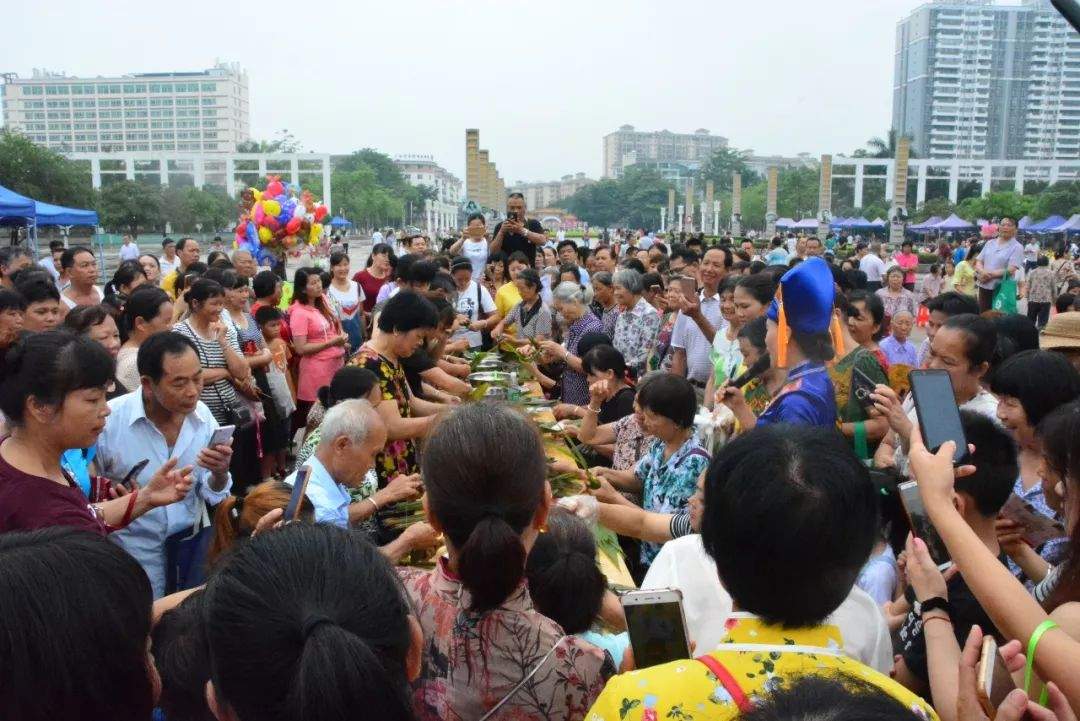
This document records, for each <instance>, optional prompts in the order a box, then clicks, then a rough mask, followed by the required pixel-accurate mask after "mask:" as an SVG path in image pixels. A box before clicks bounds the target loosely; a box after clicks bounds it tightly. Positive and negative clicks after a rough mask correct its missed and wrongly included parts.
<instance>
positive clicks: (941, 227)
mask: <svg viewBox="0 0 1080 721" xmlns="http://www.w3.org/2000/svg"><path fill="white" fill-rule="evenodd" d="M934 230H938V231H942V232H945V233H951V232H953V231H958V230H975V224H974V223H969V222H968V221H966V220H964V219H963V218H961V217H960V216H959V215H957V214H956V213H953V214H952V215H950V216H949V217H948V218H946V219H945V220H943V221H941V222H940V223H938V224H937V225H935V226H934Z"/></svg>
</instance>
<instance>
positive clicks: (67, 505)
mask: <svg viewBox="0 0 1080 721" xmlns="http://www.w3.org/2000/svg"><path fill="white" fill-rule="evenodd" d="M6 440H7V438H6V437H5V438H4V439H3V440H0V448H2V447H3V443H4V441H6ZM64 478H65V479H66V480H67V485H66V486H64V485H61V484H59V483H56V482H55V481H52V480H50V479H48V478H42V477H41V476H31V475H30V474H28V473H23V472H22V471H20V470H19V469H17V468H15V467H14V466H12V465H11V464H10V463H8V462H7V461H6V460H4V457H3V455H2V454H0V533H6V532H7V531H32V530H34V529H38V528H48V527H49V526H73V527H75V528H79V529H81V530H84V531H89V532H91V533H97V534H99V535H102V536H104V535H106V533H107V531H106V529H105V526H103V525H102V524H101V522H100V521H98V519H97V516H96V515H94V512H93V511H92V510H91V509H90V501H89V500H87V498H86V496H85V495H84V494H83V492H82V490H80V489H79V487H78V486H77V485H75V483H74V482H73V481H72V480H71V479H70V478H68V477H67V474H66V473H65V474H64Z"/></svg>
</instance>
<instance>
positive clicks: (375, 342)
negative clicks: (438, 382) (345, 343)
mask: <svg viewBox="0 0 1080 721" xmlns="http://www.w3.org/2000/svg"><path fill="white" fill-rule="evenodd" d="M438 322H439V318H438V314H437V313H436V311H435V306H434V305H432V304H431V301H429V300H427V299H426V298H423V297H421V296H419V295H417V294H416V293H413V292H411V291H402V292H400V293H398V294H397V295H395V296H394V297H393V298H391V299H390V300H388V301H387V302H386V306H385V307H384V308H383V311H382V313H381V314H380V315H379V322H378V324H377V326H376V328H375V330H374V332H373V334H372V337H371V340H369V341H368V342H367V343H365V344H364V345H362V346H360V350H358V351H357V352H356V355H355V356H354V357H353V359H352V360H351V361H350V362H349V363H350V365H355V366H360V367H361V368H367V369H368V370H370V371H371V372H372V373H374V374H375V377H376V378H378V380H379V388H380V389H381V391H382V398H383V400H382V402H381V403H379V405H378V406H377V408H376V410H378V412H379V416H380V417H381V418H382V420H383V422H384V423H385V424H386V446H385V447H384V448H383V450H382V451H381V452H380V453H378V454H376V456H375V474H376V475H377V476H378V478H379V487H380V488H382V487H383V486H385V485H386V484H387V483H388V482H389V481H390V479H391V478H393V477H394V476H398V475H402V474H404V475H409V474H411V473H416V472H417V471H418V470H419V468H420V466H419V460H418V458H417V449H416V440H417V439H418V438H421V437H423V435H424V434H425V433H427V431H428V428H430V427H431V422H432V421H433V420H434V417H435V413H437V412H438V410H439V407H438V406H437V405H435V404H433V403H429V402H428V401H425V400H423V399H421V398H414V397H413V396H412V395H411V394H410V393H409V384H408V383H407V382H406V381H405V371H404V369H403V368H402V367H401V363H400V360H401V359H402V358H408V357H409V356H411V355H412V354H413V353H415V352H416V349H417V348H419V347H420V346H421V344H423V342H424V335H425V334H426V333H427V332H429V331H431V330H433V329H434V328H435V327H436V326H437V325H438Z"/></svg>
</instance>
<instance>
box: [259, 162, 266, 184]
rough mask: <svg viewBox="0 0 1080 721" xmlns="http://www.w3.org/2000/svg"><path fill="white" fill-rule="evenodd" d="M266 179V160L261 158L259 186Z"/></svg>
mask: <svg viewBox="0 0 1080 721" xmlns="http://www.w3.org/2000/svg"><path fill="white" fill-rule="evenodd" d="M265 178H266V158H259V185H262V181H263V180H264V179H265Z"/></svg>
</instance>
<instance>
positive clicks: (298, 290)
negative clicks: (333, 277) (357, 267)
mask: <svg viewBox="0 0 1080 721" xmlns="http://www.w3.org/2000/svg"><path fill="white" fill-rule="evenodd" d="M293 289H294V290H293V294H294V298H293V300H294V303H293V305H292V306H291V307H290V309H289V332H290V333H291V334H292V343H293V352H294V353H295V354H296V355H298V356H299V357H300V363H299V366H298V370H297V386H296V413H295V414H294V415H293V430H294V431H295V430H296V429H297V428H302V427H304V426H306V425H307V413H308V411H309V410H310V409H311V404H312V403H314V402H315V401H316V399H317V398H318V394H319V389H320V388H322V387H323V386H325V385H326V384H328V383H329V382H330V379H331V378H333V377H334V373H335V372H336V371H337V369H338V368H340V367H341V366H342V365H344V363H345V354H346V347H347V346H348V343H349V337H348V336H347V335H346V334H345V333H343V332H342V330H341V324H340V323H339V322H338V319H337V315H336V314H335V313H334V311H333V310H332V309H331V307H330V303H329V302H327V299H326V297H325V295H324V291H323V282H322V276H321V271H320V270H319V269H318V268H298V269H297V270H296V276H295V280H294V281H293Z"/></svg>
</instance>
